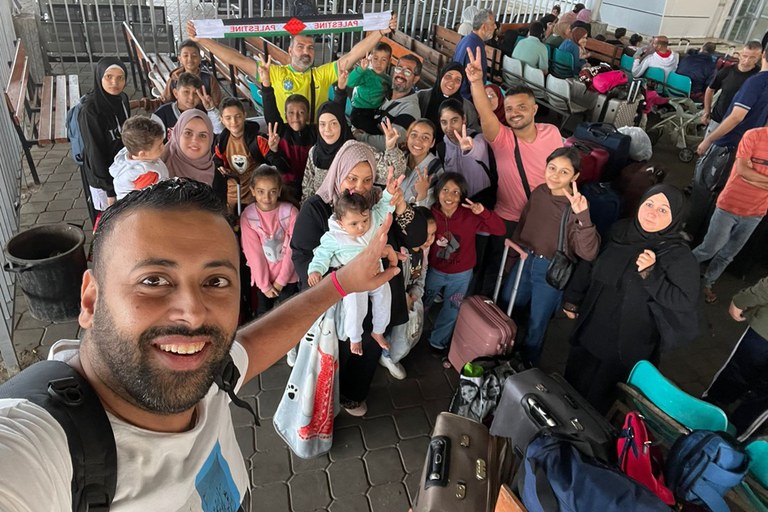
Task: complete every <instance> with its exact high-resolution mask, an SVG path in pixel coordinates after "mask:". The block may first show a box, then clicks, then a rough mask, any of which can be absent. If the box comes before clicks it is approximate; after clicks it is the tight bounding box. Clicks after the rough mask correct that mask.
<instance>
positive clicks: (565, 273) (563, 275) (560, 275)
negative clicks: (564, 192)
mask: <svg viewBox="0 0 768 512" xmlns="http://www.w3.org/2000/svg"><path fill="white" fill-rule="evenodd" d="M570 216H571V206H570V205H568V206H566V207H565V210H563V217H562V218H561V219H560V233H559V235H558V238H557V250H556V251H555V255H554V256H552V259H551V260H549V266H548V267H547V283H548V284H549V286H551V287H552V288H556V289H558V290H564V289H565V286H566V285H567V284H568V281H569V280H570V279H571V274H573V269H574V267H575V266H576V263H575V262H574V261H573V260H572V259H571V258H569V257H568V255H567V254H565V226H566V225H567V224H568V218H569V217H570Z"/></svg>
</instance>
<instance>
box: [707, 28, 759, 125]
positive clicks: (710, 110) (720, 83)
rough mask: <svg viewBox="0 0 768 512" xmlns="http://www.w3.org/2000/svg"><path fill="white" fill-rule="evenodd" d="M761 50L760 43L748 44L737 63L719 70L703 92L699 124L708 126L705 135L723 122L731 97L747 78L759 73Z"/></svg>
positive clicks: (752, 42)
mask: <svg viewBox="0 0 768 512" xmlns="http://www.w3.org/2000/svg"><path fill="white" fill-rule="evenodd" d="M762 50H763V47H762V45H761V44H760V41H750V42H748V43H747V44H746V45H745V46H744V48H742V50H741V51H740V52H739V63H738V64H737V65H735V66H729V67H724V68H723V69H721V70H720V71H719V72H718V73H717V74H716V75H715V77H714V78H713V79H712V83H711V84H709V87H707V89H706V91H704V111H703V112H702V115H701V122H702V124H708V126H707V132H706V135H709V134H710V133H712V132H713V131H714V130H715V129H716V128H717V127H718V126H719V125H720V123H721V122H722V121H723V117H724V116H725V113H726V112H727V111H728V107H729V106H730V105H731V101H732V100H733V97H734V96H735V95H736V92H738V90H739V89H740V88H741V86H742V84H743V83H744V82H745V81H746V80H747V78H749V77H751V76H752V75H754V74H755V73H757V72H758V71H760V66H759V64H760V55H761V54H762ZM718 90H720V91H721V92H720V97H719V98H718V100H717V103H715V105H714V106H713V105H712V99H713V97H714V96H715V92H717V91H718Z"/></svg>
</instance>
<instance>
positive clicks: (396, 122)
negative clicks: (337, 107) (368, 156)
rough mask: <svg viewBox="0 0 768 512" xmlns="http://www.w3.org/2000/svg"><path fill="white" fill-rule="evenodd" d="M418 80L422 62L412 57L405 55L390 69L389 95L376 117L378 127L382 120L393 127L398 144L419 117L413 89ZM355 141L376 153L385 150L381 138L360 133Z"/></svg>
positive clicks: (358, 131) (384, 144) (417, 102)
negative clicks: (372, 148)
mask: <svg viewBox="0 0 768 512" xmlns="http://www.w3.org/2000/svg"><path fill="white" fill-rule="evenodd" d="M419 76H421V61H420V60H419V59H418V57H416V56H415V55H411V54H406V55H403V56H402V57H400V59H399V60H398V61H397V65H396V66H395V67H394V68H393V69H392V95H391V96H390V97H389V98H387V99H386V100H384V103H382V104H381V107H380V109H379V112H378V114H377V116H376V118H377V121H378V122H379V123H381V122H382V121H383V120H384V118H388V119H389V120H390V121H391V122H392V126H393V127H394V128H395V129H396V130H397V132H398V133H399V134H400V138H399V142H404V141H405V132H406V130H408V127H409V126H410V125H411V123H412V122H414V121H415V120H416V119H418V118H419V117H421V109H420V108H419V97H418V96H417V95H416V93H415V91H414V90H413V86H414V85H416V82H418V81H419ZM355 138H356V139H357V140H361V141H363V142H367V143H368V144H370V145H371V146H373V147H375V148H376V149H377V150H378V151H382V152H383V151H385V150H386V141H385V139H384V135H383V134H382V135H370V134H368V133H365V132H364V131H362V130H356V131H355Z"/></svg>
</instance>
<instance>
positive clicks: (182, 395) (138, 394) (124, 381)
mask: <svg viewBox="0 0 768 512" xmlns="http://www.w3.org/2000/svg"><path fill="white" fill-rule="evenodd" d="M168 335H174V336H205V337H207V338H208V343H207V345H206V348H205V349H204V350H207V351H209V352H211V353H210V354H207V360H206V361H205V362H204V363H203V365H202V366H201V367H200V368H198V369H196V370H187V371H178V370H171V369H169V368H166V367H163V366H162V365H161V364H159V363H154V364H153V362H152V359H153V357H152V355H151V351H153V350H159V349H156V348H154V347H153V345H152V341H153V340H154V339H155V338H157V337H159V336H168ZM86 337H87V340H88V342H89V343H90V344H91V346H92V350H93V352H94V354H95V355H96V356H97V357H98V360H99V362H98V363H95V364H94V366H96V365H98V368H100V369H102V371H104V370H106V371H108V372H109V374H108V375H99V377H100V378H101V379H102V380H103V381H104V382H105V383H106V384H107V385H108V386H109V387H110V388H111V389H112V391H113V392H115V393H116V394H118V395H119V396H120V397H121V398H123V399H124V400H127V401H128V402H130V403H132V404H134V405H136V406H138V407H140V408H141V409H144V410H146V411H150V412H153V413H158V414H176V413H180V412H183V411H186V410H189V409H190V408H192V407H194V406H195V405H196V404H197V403H198V402H199V401H200V400H201V399H202V398H203V397H204V396H205V395H206V393H207V392H208V390H209V389H210V387H211V385H212V384H213V378H214V375H215V372H216V371H218V369H219V368H220V367H221V363H222V361H223V360H224V359H225V358H226V356H227V354H228V353H229V349H230V348H231V347H232V340H233V337H234V333H232V335H230V336H228V335H227V334H226V333H224V332H223V331H222V330H221V329H218V328H216V327H212V326H207V325H204V326H202V327H200V328H198V329H195V330H191V329H188V328H186V327H183V326H172V327H152V328H149V329H147V330H146V331H144V332H142V333H141V335H139V338H138V340H136V339H131V337H130V336H128V335H125V334H123V333H121V332H119V330H118V329H117V328H116V327H115V325H114V320H113V317H112V315H111V313H110V312H109V309H108V308H107V307H106V306H105V305H103V303H102V305H101V306H97V307H96V310H95V311H94V316H93V326H92V327H91V329H89V330H88V331H87V332H86ZM97 371H98V370H97Z"/></svg>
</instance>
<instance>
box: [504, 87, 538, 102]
mask: <svg viewBox="0 0 768 512" xmlns="http://www.w3.org/2000/svg"><path fill="white" fill-rule="evenodd" d="M518 94H525V95H526V96H530V97H531V98H533V99H534V100H535V99H536V96H535V95H534V94H533V89H531V88H530V87H528V86H527V85H515V86H513V87H510V88H509V89H507V94H506V95H505V96H504V97H505V98H506V97H509V96H517V95H518Z"/></svg>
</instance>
